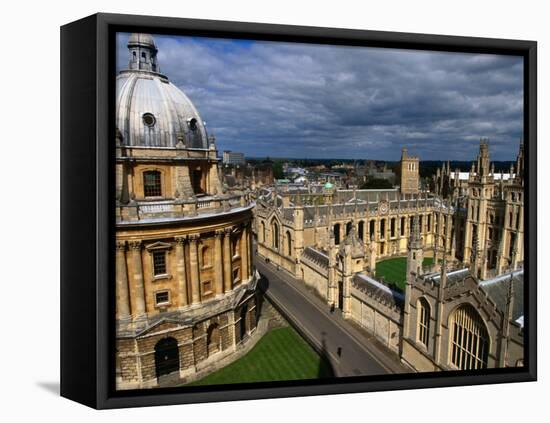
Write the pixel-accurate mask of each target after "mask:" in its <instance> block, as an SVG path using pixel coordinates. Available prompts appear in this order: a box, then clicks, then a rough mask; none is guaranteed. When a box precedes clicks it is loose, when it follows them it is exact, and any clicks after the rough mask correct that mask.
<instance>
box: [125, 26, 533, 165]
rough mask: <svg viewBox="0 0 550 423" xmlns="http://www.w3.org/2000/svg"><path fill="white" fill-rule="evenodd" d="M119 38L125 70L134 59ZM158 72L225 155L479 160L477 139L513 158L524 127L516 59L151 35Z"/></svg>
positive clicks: (496, 156)
mask: <svg viewBox="0 0 550 423" xmlns="http://www.w3.org/2000/svg"><path fill="white" fill-rule="evenodd" d="M127 39H128V34H119V36H118V40H117V42H118V52H117V53H118V54H117V56H118V57H117V60H118V63H117V67H118V69H124V68H126V66H127V62H128V50H127V47H126V43H127ZM155 41H156V43H157V47H158V49H159V53H158V62H159V64H160V69H161V72H162V73H164V74H165V75H167V76H168V77H169V78H170V80H171V81H172V82H173V83H174V84H175V85H177V86H178V87H180V88H181V89H182V90H183V91H184V92H185V93H186V94H187V95H188V96H189V98H190V99H191V100H192V101H193V103H194V104H195V106H196V107H197V108H198V110H199V112H200V114H201V116H202V118H203V120H205V121H206V122H207V128H208V130H209V132H210V133H213V134H214V135H215V136H216V138H217V145H218V149H219V150H234V151H241V152H244V153H245V154H246V155H247V156H255V157H263V156H271V157H277V156H279V157H307V158H357V159H381V160H398V159H399V156H400V150H401V147H402V146H407V147H408V148H409V152H410V153H414V154H416V155H419V156H420V158H421V159H422V160H439V159H444V160H472V159H473V158H474V157H475V154H476V152H477V149H478V144H479V138H480V137H488V138H489V140H490V146H491V147H490V151H491V157H492V158H493V159H495V160H513V159H514V158H515V155H516V151H517V146H518V142H519V139H520V138H521V136H522V133H523V76H522V74H523V61H522V58H520V57H514V56H498V55H486V54H463V53H440V52H424V51H415V50H397V49H381V48H365V47H342V46H323V45H315V44H294V43H280V42H263V41H261V42H260V41H246V40H245V41H243V40H229V39H228V40H223V39H212V38H201V37H181V36H177V37H169V36H160V35H156V36H155Z"/></svg>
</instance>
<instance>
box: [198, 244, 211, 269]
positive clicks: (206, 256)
mask: <svg viewBox="0 0 550 423" xmlns="http://www.w3.org/2000/svg"><path fill="white" fill-rule="evenodd" d="M201 259H202V267H209V266H212V250H211V249H210V248H208V247H203V249H202V253H201Z"/></svg>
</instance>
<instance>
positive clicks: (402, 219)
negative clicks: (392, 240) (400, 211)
mask: <svg viewBox="0 0 550 423" xmlns="http://www.w3.org/2000/svg"><path fill="white" fill-rule="evenodd" d="M401 236H405V218H404V217H402V218H401Z"/></svg>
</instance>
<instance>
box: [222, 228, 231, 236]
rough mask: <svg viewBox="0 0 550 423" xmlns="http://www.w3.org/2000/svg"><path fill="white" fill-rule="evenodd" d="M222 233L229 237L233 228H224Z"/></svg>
mask: <svg viewBox="0 0 550 423" xmlns="http://www.w3.org/2000/svg"><path fill="white" fill-rule="evenodd" d="M223 231H224V232H225V234H226V235H231V232H233V228H224V229H223Z"/></svg>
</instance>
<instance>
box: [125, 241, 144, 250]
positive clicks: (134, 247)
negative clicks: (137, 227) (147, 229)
mask: <svg viewBox="0 0 550 423" xmlns="http://www.w3.org/2000/svg"><path fill="white" fill-rule="evenodd" d="M128 245H129V246H130V249H132V250H141V241H130V242H128Z"/></svg>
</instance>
